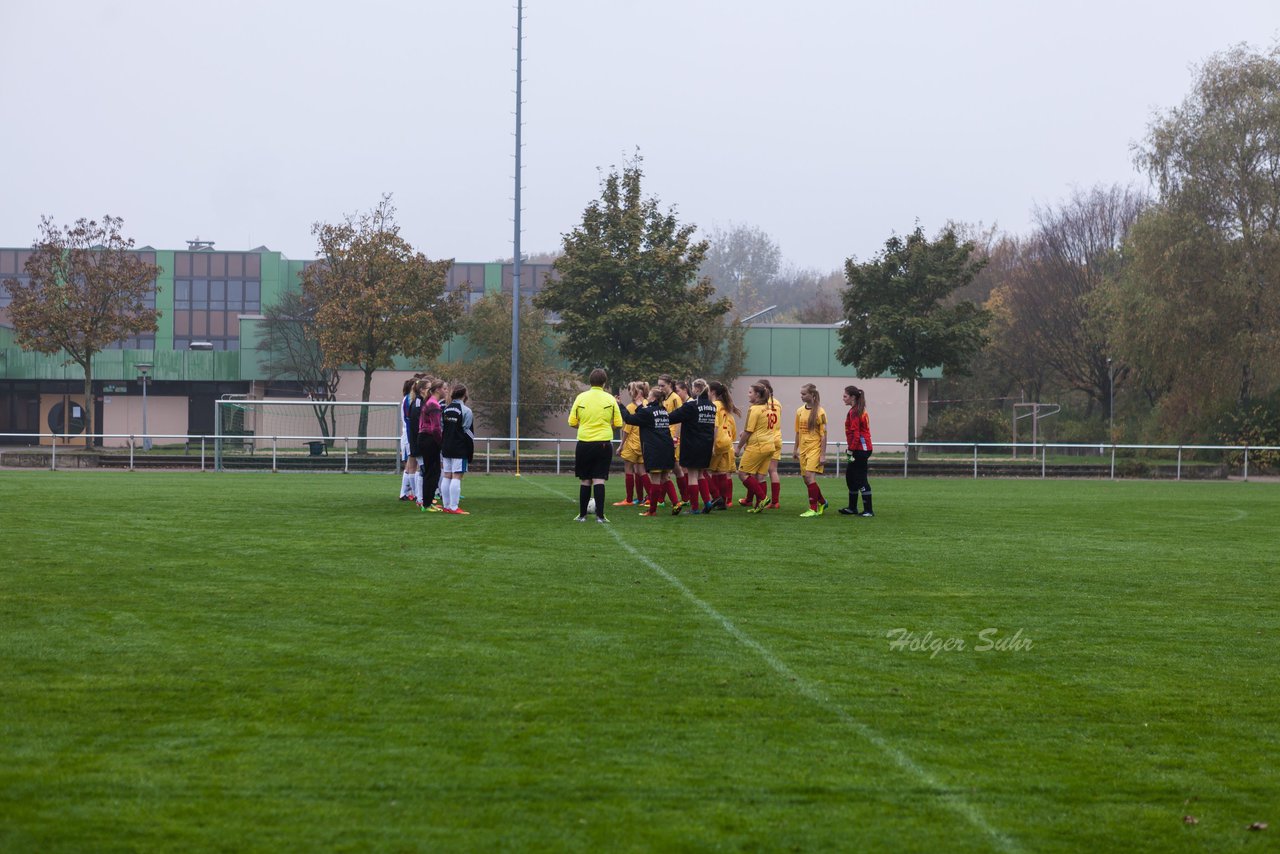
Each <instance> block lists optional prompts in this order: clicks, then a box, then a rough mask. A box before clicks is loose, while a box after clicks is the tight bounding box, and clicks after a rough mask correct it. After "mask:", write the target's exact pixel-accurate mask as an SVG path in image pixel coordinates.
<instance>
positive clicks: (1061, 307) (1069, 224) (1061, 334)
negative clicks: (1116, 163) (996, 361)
mask: <svg viewBox="0 0 1280 854" xmlns="http://www.w3.org/2000/svg"><path fill="white" fill-rule="evenodd" d="M1144 204H1145V199H1144V198H1143V196H1142V195H1141V194H1140V193H1138V192H1135V191H1134V190H1132V189H1130V188H1126V187H1119V186H1113V187H1105V188H1104V187H1094V188H1093V189H1092V190H1090V191H1088V192H1082V191H1077V192H1076V193H1075V194H1074V195H1073V196H1072V197H1071V199H1069V200H1068V201H1066V202H1064V203H1062V204H1060V205H1057V206H1055V207H1050V208H1038V209H1037V210H1036V212H1035V217H1036V223H1037V228H1036V231H1035V232H1034V233H1033V234H1032V236H1031V237H1030V238H1029V239H1027V240H1024V241H1019V242H1018V243H1017V244H1016V245H1017V250H1018V251H1017V253H1016V256H1015V257H1014V259H1013V263H1012V264H1011V265H1010V266H1009V267H1007V268H1005V269H1004V274H1005V275H1004V276H1003V278H1002V280H1001V281H1000V282H999V284H998V285H997V286H996V288H995V289H994V291H993V296H994V297H995V299H994V300H993V306H998V307H999V308H1000V315H999V318H1000V322H999V323H997V324H995V325H994V326H993V328H992V329H991V330H989V331H991V332H993V333H996V334H999V335H1000V336H1001V338H1002V352H1005V353H1010V352H1021V353H1022V355H1023V357H1024V359H1025V361H1026V362H1027V363H1029V364H1031V365H1034V366H1037V369H1040V368H1042V367H1048V368H1049V369H1050V371H1052V373H1053V375H1054V378H1055V379H1056V380H1057V381H1059V382H1060V383H1061V384H1062V385H1063V386H1065V387H1066V388H1069V389H1073V390H1075V391H1080V392H1083V393H1084V394H1085V395H1086V396H1087V400H1088V411H1087V412H1086V413H1085V414H1086V417H1088V416H1089V415H1091V414H1092V410H1093V408H1094V407H1095V406H1099V407H1101V408H1102V409H1103V410H1105V409H1106V408H1107V403H1108V400H1109V399H1110V397H1111V395H1112V394H1113V391H1114V390H1113V389H1112V388H1111V383H1112V381H1113V380H1114V379H1116V378H1123V377H1124V376H1125V369H1124V368H1123V366H1122V365H1120V364H1119V363H1118V360H1117V359H1116V358H1115V357H1116V356H1117V352H1116V351H1115V350H1113V348H1112V347H1111V346H1110V344H1109V342H1108V328H1107V316H1106V312H1105V307H1104V305H1103V302H1102V294H1103V292H1104V290H1105V288H1106V287H1107V285H1108V283H1109V282H1112V281H1115V280H1116V279H1117V278H1118V277H1119V275H1120V272H1121V268H1122V263H1123V258H1122V255H1121V251H1120V249H1121V246H1122V245H1123V243H1124V241H1125V239H1126V237H1127V236H1128V234H1129V231H1130V229H1131V228H1132V227H1133V223H1134V222H1135V221H1136V220H1137V218H1138V216H1139V214H1140V213H1141V211H1142V208H1143V205H1144ZM1023 345H1025V348H1023Z"/></svg>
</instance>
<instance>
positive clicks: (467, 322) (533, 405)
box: [439, 294, 578, 435]
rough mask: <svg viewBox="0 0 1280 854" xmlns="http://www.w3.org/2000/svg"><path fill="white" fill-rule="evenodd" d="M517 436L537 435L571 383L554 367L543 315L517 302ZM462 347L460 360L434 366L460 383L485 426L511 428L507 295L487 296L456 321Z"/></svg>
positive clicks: (565, 403)
mask: <svg viewBox="0 0 1280 854" xmlns="http://www.w3.org/2000/svg"><path fill="white" fill-rule="evenodd" d="M521 303H522V305H521V308H520V413H519V414H520V432H521V433H523V434H525V435H535V434H537V433H538V432H539V431H540V430H541V428H542V426H543V424H544V422H545V421H546V420H547V418H549V417H550V416H551V415H553V414H555V413H560V412H564V411H566V410H568V408H569V406H570V404H572V403H573V396H574V395H575V394H577V391H578V389H577V388H576V386H575V384H576V381H577V378H576V377H575V376H574V375H573V374H571V373H570V372H568V371H566V370H564V369H563V368H560V367H559V366H558V359H557V354H556V350H555V342H554V339H553V338H552V335H551V333H550V325H549V324H548V323H547V318H546V315H545V314H544V313H543V312H542V311H540V310H539V309H536V308H534V307H532V306H531V305H529V304H528V301H527V300H525V299H522V300H521ZM462 332H463V334H465V335H466V338H467V344H468V348H467V351H466V353H465V354H464V356H463V358H462V359H461V360H460V361H457V362H451V363H448V364H445V365H441V366H440V367H439V371H440V373H441V374H442V375H444V376H447V377H449V378H450V379H451V380H457V381H460V382H463V383H465V384H466V386H467V389H468V394H469V396H470V397H471V400H472V403H471V405H472V407H473V408H474V409H475V410H476V411H477V413H478V414H479V415H480V416H482V417H483V418H484V419H485V421H486V423H488V424H493V425H501V426H500V429H501V430H502V431H503V432H502V433H501V434H500V435H505V432H506V429H507V425H509V424H510V423H511V294H488V295H486V296H485V297H484V298H483V299H481V300H480V301H479V302H477V303H476V304H475V305H473V306H472V307H471V311H470V312H469V313H468V314H467V315H466V317H465V318H464V319H463V321H462Z"/></svg>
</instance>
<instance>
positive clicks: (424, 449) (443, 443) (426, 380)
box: [400, 374, 475, 516]
mask: <svg viewBox="0 0 1280 854" xmlns="http://www.w3.org/2000/svg"><path fill="white" fill-rule="evenodd" d="M400 415H401V419H400V421H401V423H400V431H401V432H400V457H401V459H402V460H403V461H404V473H403V475H402V476H401V478H400V500H401V501H413V502H416V503H417V505H418V507H420V508H421V509H422V510H423V511H428V510H430V511H435V512H440V513H448V514H450V515H454V516H468V515H470V514H469V513H468V512H467V511H466V510H463V509H462V508H460V507H459V506H458V502H459V500H460V499H461V498H462V475H463V474H465V473H466V471H467V466H468V465H469V464H470V463H471V459H472V456H473V455H474V454H475V434H474V432H472V427H473V424H474V416H473V415H472V412H471V407H469V406H467V387H466V386H465V385H462V384H461V383H456V384H453V385H450V384H449V383H448V382H446V381H445V380H442V379H438V378H436V377H431V376H427V375H425V374H415V375H414V376H413V377H411V378H410V379H408V380H405V383H404V398H403V400H401V402H400ZM428 489H429V490H430V492H428V491H427V490H428ZM436 493H438V496H439V498H438V501H433V500H432V498H431V497H430V496H431V495H432V494H436Z"/></svg>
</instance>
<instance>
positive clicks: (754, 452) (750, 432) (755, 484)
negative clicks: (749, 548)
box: [737, 383, 778, 513]
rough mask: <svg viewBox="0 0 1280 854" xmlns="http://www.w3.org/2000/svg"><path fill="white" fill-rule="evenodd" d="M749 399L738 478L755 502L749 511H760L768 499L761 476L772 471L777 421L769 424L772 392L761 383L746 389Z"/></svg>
mask: <svg viewBox="0 0 1280 854" xmlns="http://www.w3.org/2000/svg"><path fill="white" fill-rule="evenodd" d="M747 401H748V403H750V404H751V408H750V409H748V410H747V423H746V426H745V427H744V428H743V430H742V433H740V434H739V435H738V447H737V451H738V453H739V454H740V455H741V457H742V459H741V461H740V462H739V463H738V477H739V478H740V479H741V480H742V483H743V485H744V486H746V488H747V493H748V494H749V495H750V496H751V499H752V500H753V501H754V503H753V505H752V506H751V507H749V508H747V512H748V513H759V512H760V511H761V510H763V509H764V507H765V502H766V501H767V500H768V498H769V493H768V490H767V489H766V487H765V485H764V483H763V482H762V481H761V478H763V477H765V476H767V475H768V473H769V463H770V461H771V460H772V459H773V452H774V438H773V434H774V432H775V431H776V430H777V426H778V425H777V422H776V420H775V421H774V423H773V424H770V423H769V420H770V418H769V416H770V412H769V405H768V403H769V392H768V390H767V389H766V388H765V387H764V386H763V385H761V384H760V383H755V384H754V385H752V386H751V388H750V389H749V390H748V391H747Z"/></svg>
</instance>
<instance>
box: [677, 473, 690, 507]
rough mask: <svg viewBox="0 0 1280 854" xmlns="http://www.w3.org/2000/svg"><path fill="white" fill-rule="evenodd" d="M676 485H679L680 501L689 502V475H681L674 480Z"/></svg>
mask: <svg viewBox="0 0 1280 854" xmlns="http://www.w3.org/2000/svg"><path fill="white" fill-rule="evenodd" d="M676 483H677V484H679V485H680V500H681V501H688V500H689V475H687V474H682V475H680V476H679V477H678V478H676Z"/></svg>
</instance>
